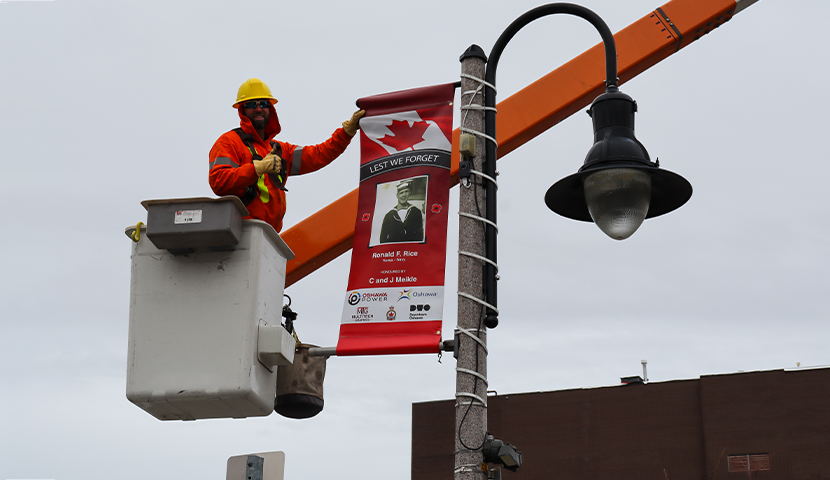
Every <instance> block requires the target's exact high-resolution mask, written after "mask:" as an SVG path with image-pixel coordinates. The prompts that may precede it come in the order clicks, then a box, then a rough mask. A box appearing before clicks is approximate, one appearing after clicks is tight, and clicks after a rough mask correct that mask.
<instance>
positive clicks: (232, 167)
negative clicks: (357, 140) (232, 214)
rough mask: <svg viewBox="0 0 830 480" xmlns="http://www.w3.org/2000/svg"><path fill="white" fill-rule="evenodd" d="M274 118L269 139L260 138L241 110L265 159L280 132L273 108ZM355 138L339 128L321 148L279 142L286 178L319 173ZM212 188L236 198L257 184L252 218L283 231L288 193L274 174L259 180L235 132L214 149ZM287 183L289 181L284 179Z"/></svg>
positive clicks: (267, 132) (250, 209) (242, 120)
mask: <svg viewBox="0 0 830 480" xmlns="http://www.w3.org/2000/svg"><path fill="white" fill-rule="evenodd" d="M270 110H271V119H270V121H269V122H268V125H266V126H265V136H266V138H265V139H262V138H259V135H258V134H257V132H256V130H255V129H254V126H253V124H251V121H250V120H249V119H248V117H246V116H245V115H243V114H242V107H240V109H239V119H240V126H241V127H242V130H243V131H244V132H246V133H249V134H251V135H252V136H253V146H254V149H255V150H256V152H257V153H258V154H259V155H260V156H261V157H265V156H266V155H268V153H269V152H271V145H270V143H271V141H273V138H274V136H276V135H277V134H278V133H280V130H281V128H280V121H279V119H278V118H277V112H276V110H275V109H274V106H273V105H272V106H271V107H270ZM351 140H352V137H351V136H349V134H348V133H346V132H345V131H344V130H343V129H342V128H338V129H337V130H335V131H334V133H333V134H332V135H331V138H329V139H328V140H326V141H325V142H323V143H320V144H318V145H310V146H305V147H300V146H297V145H292V144H290V143H285V142H280V141H276V143H278V144H279V145H280V147H281V148H282V153H281V155H280V157H281V158H282V161H283V162H284V163H285V164H286V165H285V173H286V177H288V176H291V175H302V174H304V173H309V172H313V171H315V170H319V169H321V168H323V167H325V166H326V165H328V164H329V163H331V162H332V161H333V160H334V159H335V158H337V157H338V156H340V154H341V153H343V151H344V150H346V147H348V146H349V143H350V142H351ZM209 180H210V188H212V189H213V193H215V194H216V195H219V196H223V195H236V196H238V197H242V195H243V194H244V192H245V189H246V188H247V187H248V186H250V185H252V184H256V185H257V196H256V197H255V198H254V199H253V201H252V202H251V203H249V204H248V205H247V208H248V212H249V213H250V216H248V217H245V218H255V219H257V220H263V221H265V222H268V223H269V224H271V226H272V227H274V229H275V230H276V231H278V232H279V231H280V230H281V229H282V219H283V217H284V216H285V192H284V191H283V190H281V189H279V188H278V187H277V186H275V184H274V182H273V181H272V180H271V176H270V175H262V176H261V177H258V176H257V174H256V170H255V169H254V164H253V156H252V154H251V151H250V150H249V149H248V147H247V146H246V145H245V143H244V142H243V141H242V139H241V138H239V135H238V134H237V133H236V132H234V131H233V130H231V131H230V132H227V133H225V134H223V135H222V136H221V137H219V139H218V140H216V143H214V144H213V148H211V149H210V173H209ZM282 180H283V184H285V182H287V180H288V178H283V179H282Z"/></svg>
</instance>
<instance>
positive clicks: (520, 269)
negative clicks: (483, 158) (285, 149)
mask: <svg viewBox="0 0 830 480" xmlns="http://www.w3.org/2000/svg"><path fill="white" fill-rule="evenodd" d="M582 4H583V5H585V6H587V7H588V8H591V9H593V10H594V11H596V12H597V13H598V14H599V15H600V16H602V17H603V18H604V19H605V21H606V22H607V23H608V25H609V27H610V28H611V30H612V31H614V32H616V31H619V30H621V29H622V28H625V27H626V26H628V25H629V24H631V23H632V22H634V21H636V20H638V19H640V18H642V17H644V16H646V15H647V14H649V13H650V12H651V11H653V10H654V9H656V8H657V7H659V6H660V5H661V3H660V2H659V1H656V0H584V1H583V2H582ZM537 5H538V3H535V2H532V1H530V0H513V1H510V2H497V1H493V0H483V1H480V2H457V1H446V0H421V1H419V2H414V1H412V2H409V1H408V2H390V1H379V0H378V1H368V0H353V1H349V2H334V1H330V0H326V1H307V2H287V1H234V2H230V1H172V0H168V1H161V0H144V1H118V2H116V1H103V0H55V1H37V2H36V1H7V2H0V66H1V67H0V68H2V74H1V75H0V132H2V133H0V138H1V139H2V142H0V158H2V159H3V162H4V173H3V174H2V178H3V183H2V189H0V195H2V205H3V207H2V213H0V228H1V229H2V230H1V231H0V245H1V246H2V252H3V261H2V267H0V271H1V272H2V275H0V282H2V283H1V284H0V286H2V288H0V298H2V303H0V309H1V310H0V315H1V317H0V352H2V353H0V355H2V357H0V360H2V361H0V479H6V478H16V479H47V478H48V479H57V480H75V479H78V480H80V479H85V480H88V479H113V478H117V479H121V480H139V479H147V478H153V479H159V480H163V479H171V480H172V479H197V478H198V479H223V478H224V475H225V462H226V460H227V458H228V457H230V456H232V455H240V454H245V453H251V452H262V451H274V450H282V451H284V452H285V454H286V478H289V479H298V478H312V479H313V478H320V479H322V478H358V477H359V478H364V479H377V480H381V479H383V480H386V479H391V478H408V477H409V474H410V463H411V461H410V445H411V440H410V434H411V404H412V403H413V402H421V401H429V400H439V399H449V398H452V397H453V394H454V391H455V371H454V360H453V359H452V357H451V356H445V357H444V359H443V361H442V362H441V363H439V362H438V359H437V358H436V356H434V355H421V356H390V357H366V358H332V359H330V360H329V361H328V373H327V378H326V383H325V402H326V406H325V410H324V411H323V412H322V413H321V414H320V415H318V416H317V417H315V418H313V419H309V420H304V421H297V420H290V419H286V418H282V417H280V416H278V415H276V414H274V415H271V416H269V417H264V418H251V419H245V420H206V421H196V422H186V423H185V422H161V421H159V420H156V419H155V418H153V417H152V416H150V415H149V414H147V413H145V412H144V411H142V410H141V409H139V408H138V407H136V406H134V405H132V404H131V403H130V402H129V401H127V399H126V398H125V377H126V352H127V325H128V310H129V283H130V249H131V244H130V241H129V240H128V239H127V238H126V237H125V236H124V233H123V231H124V228H125V227H127V226H128V225H134V224H135V223H136V222H138V221H140V220H145V219H146V212H145V211H144V209H143V208H142V207H141V205H140V202H141V201H142V200H145V199H158V198H174V197H192V196H211V195H212V192H211V190H210V188H209V186H208V183H207V156H208V151H209V149H210V147H211V145H212V144H213V142H214V141H215V140H216V138H217V137H218V136H219V135H220V134H222V133H223V132H225V131H227V130H230V129H231V128H234V127H235V126H237V124H238V118H237V115H236V112H235V111H234V110H233V109H232V108H231V107H230V106H231V104H232V103H233V101H234V99H235V95H236V90H237V88H238V86H239V85H240V84H241V83H242V82H243V81H244V80H246V79H247V78H249V77H259V78H261V79H263V80H264V81H265V82H267V83H268V84H269V85H270V87H271V89H272V90H273V91H274V93H275V95H276V96H277V98H279V100H280V102H279V104H278V105H277V109H278V112H279V115H280V120H281V122H282V125H283V132H282V133H281V134H280V136H279V137H278V138H279V139H281V140H285V141H288V142H291V143H296V144H312V143H318V142H320V141H322V140H323V139H325V138H328V135H329V134H330V133H331V132H332V131H333V130H334V129H335V128H336V127H338V126H339V125H340V123H341V122H342V121H343V120H345V119H347V118H348V117H349V115H351V113H352V111H353V110H354V101H355V100H356V99H357V98H359V97H362V96H366V95H372V94H377V93H383V92H389V91H394V90H401V89H406V88H413V87H418V86H424V85H431V84H436V83H445V82H453V81H457V80H458V78H459V73H460V64H459V62H458V57H459V55H460V54H461V53H462V52H463V51H464V50H465V49H466V48H467V47H468V46H469V45H471V44H473V43H476V44H478V45H481V46H482V47H483V48H484V50H485V51H486V52H488V53H489V51H490V49H491V48H492V45H493V43H494V42H495V39H496V38H497V37H498V35H499V34H500V33H501V32H502V31H503V30H504V28H505V27H507V25H508V24H509V23H510V21H512V19H514V18H516V17H518V16H519V15H520V14H522V13H523V12H525V11H527V10H529V9H530V8H532V7H535V6H537ZM828 17H830V3H828V2H820V1H817V0H812V1H809V0H788V1H782V0H760V1H759V2H758V3H756V4H754V5H752V6H751V7H749V8H748V9H747V10H745V11H743V12H741V13H740V14H738V15H737V16H735V18H734V19H733V20H732V21H731V22H729V23H727V24H725V25H724V26H723V27H721V28H719V29H717V30H715V31H714V32H712V33H711V34H709V35H707V36H705V37H703V38H702V39H701V40H700V41H698V42H696V43H694V44H692V45H691V46H689V47H688V48H686V49H684V50H682V51H680V52H679V53H677V54H676V55H674V56H672V57H670V58H669V59H667V60H665V61H663V62H661V63H659V64H658V65H656V66H655V67H653V68H651V69H650V70H648V71H646V72H645V73H643V74H641V75H640V76H638V77H637V78H635V79H633V80H632V81H630V82H628V83H627V84H624V85H623V86H622V90H623V91H624V92H626V93H628V94H629V95H631V96H632V97H633V98H634V99H636V100H637V102H638V105H639V113H638V117H637V135H638V138H639V139H640V140H641V141H642V142H643V143H644V144H645V146H646V147H647V148H648V150H649V152H650V154H651V156H652V158H656V157H657V158H659V159H660V162H661V165H662V166H663V167H665V168H667V169H669V170H672V171H674V172H677V173H679V174H681V175H683V176H685V177H686V178H687V179H688V180H689V181H690V182H691V183H692V185H693V187H694V189H695V190H694V195H693V196H692V199H691V200H690V202H689V203H688V204H686V205H685V206H684V207H682V208H681V209H679V210H678V211H676V212H674V213H672V214H670V215H667V216H665V217H660V218H657V219H653V220H648V221H646V222H645V223H644V224H643V226H642V228H641V229H640V230H639V231H638V232H637V233H636V234H635V235H634V236H633V237H631V238H630V239H628V240H626V241H623V242H617V241H613V240H610V239H609V238H607V237H605V235H603V234H602V233H601V232H600V231H599V230H598V229H597V228H596V227H595V226H593V225H590V224H585V223H580V222H574V221H570V220H567V219H564V218H561V217H558V216H557V215H555V214H553V213H552V212H550V211H549V210H547V208H546V207H545V205H544V203H543V201H542V199H543V196H544V193H545V191H546V189H547V188H548V186H549V185H550V184H552V183H553V182H554V181H556V180H558V179H559V178H561V177H563V176H565V175H568V174H570V173H572V172H575V171H576V170H577V168H578V167H579V166H580V165H581V162H582V160H583V158H584V155H585V153H586V152H587V150H588V148H589V147H590V145H591V141H592V131H591V124H590V119H589V118H588V116H587V115H585V114H584V113H582V112H579V113H578V114H576V115H574V116H573V117H571V118H569V119H567V120H565V121H564V122H562V123H561V124H560V125H557V126H556V127H554V128H552V129H551V130H549V131H548V132H546V133H544V134H543V135H541V136H539V137H538V138H536V139H535V140H533V141H532V142H530V143H528V144H526V145H525V146H523V147H521V148H519V149H518V150H516V151H515V152H513V153H512V154H510V155H509V156H506V157H505V158H503V159H502V160H501V161H500V163H499V170H500V172H501V176H500V193H499V197H500V202H501V203H500V206H499V223H500V240H499V242H500V254H499V263H500V266H501V278H502V280H501V283H500V285H501V289H500V295H499V299H500V305H499V307H500V310H501V312H502V316H501V325H500V326H499V327H498V329H496V330H494V331H493V332H491V334H490V335H489V342H490V358H489V374H490V389H491V390H495V391H497V392H498V393H499V394H504V393H513V392H529V391H549V390H558V389H570V388H592V387H600V386H611V385H615V384H618V383H619V378H620V377H621V376H629V375H638V374H640V373H641V366H640V360H642V359H647V360H648V362H649V364H648V365H649V377H650V380H651V381H654V382H660V381H668V380H673V379H684V378H697V377H699V376H700V375H709V374H719V373H730V372H737V371H741V370H744V371H749V370H768V369H780V368H797V364H798V362H800V364H801V368H804V367H806V366H820V365H827V364H830V353H829V352H828V348H827V341H828V338H830V323H828V321H827V320H828V312H830V308H829V307H828V303H827V298H828V293H830V292H828V289H827V280H826V278H825V277H826V275H827V270H828V266H830V256H828V253H827V246H828V244H830V224H828V213H830V212H829V210H830V207H828V193H827V188H826V185H827V177H828V174H830V166H828V162H827V153H826V144H827V138H828V119H827V112H828V110H830V100H828V96H827V95H826V94H825V89H826V88H825V86H824V84H823V80H822V79H823V78H825V77H827V76H828V73H830V72H829V70H828V66H827V54H826V53H824V54H821V53H820V52H821V51H822V50H821V48H822V47H820V45H822V44H824V43H826V42H825V38H824V37H825V36H826V34H825V33H824V32H825V31H826V24H825V23H826V19H827V18H828ZM598 42H599V36H598V35H597V33H596V32H595V31H594V30H593V28H592V27H591V26H590V25H589V24H588V23H587V22H585V21H583V20H581V19H578V18H575V17H566V16H556V17H551V18H546V19H543V20H540V21H538V22H535V23H534V24H531V25H530V26H528V27H527V28H526V29H525V30H523V31H522V32H520V33H519V35H517V37H516V38H515V39H514V40H513V41H512V42H511V43H510V45H509V46H508V47H507V49H506V50H505V52H504V55H503V57H502V60H501V63H500V65H499V78H498V86H499V98H500V99H503V98H506V97H507V96H509V95H511V94H512V93H515V92H516V91H517V90H519V89H521V88H522V87H523V86H525V85H527V84H528V83H530V82H532V81H534V80H536V79H537V78H539V77H540V76H542V75H543V74H545V73H547V72H548V71H550V70H553V69H554V68H556V67H558V66H559V65H561V64H562V63H564V62H566V61H567V60H569V59H570V58H572V57H574V56H575V55H577V54H579V53H581V52H583V51H584V50H586V49H588V48H590V47H591V46H593V45H595V44H596V43H598ZM455 121H456V124H457V122H458V115H457V113H456V120H455ZM358 153H359V148H358V145H357V142H354V143H353V144H352V146H350V147H349V149H348V150H347V151H346V153H345V154H344V155H343V156H342V157H341V158H340V159H338V160H337V161H336V162H335V163H334V164H332V165H331V166H329V167H327V168H325V169H323V170H321V171H319V172H316V173H314V174H312V175H308V176H305V177H297V178H294V179H293V180H292V182H291V184H292V186H291V192H290V193H289V200H288V204H289V205H288V209H289V211H288V215H287V216H286V220H285V222H286V226H291V225H293V224H295V223H297V222H298V221H300V220H302V219H303V218H305V217H306V216H308V215H309V214H311V213H313V212H315V211H317V210H318V209H320V208H321V207H323V206H325V205H327V204H328V203H330V202H331V201H333V200H335V199H336V198H339V197H340V196H342V195H343V194H345V193H346V192H348V191H350V190H352V189H353V188H355V187H356V186H357V182H358V168H357V167H358ZM457 195H458V193H457V189H455V190H454V191H453V192H452V194H451V197H452V199H453V200H452V203H453V204H452V205H451V208H452V210H451V212H455V211H457ZM452 217H453V216H451V218H452ZM449 237H450V238H449V245H450V248H449V259H448V268H447V287H448V294H447V297H448V298H449V299H451V300H450V301H448V304H447V305H446V308H445V314H446V315H445V321H444V331H445V337H446V338H449V337H450V332H451V331H452V328H453V327H454V326H455V314H456V304H455V301H454V300H452V299H453V295H452V294H451V293H449V292H453V291H454V290H455V285H456V277H457V268H456V262H457V261H456V259H455V254H456V248H455V246H454V245H456V244H457V238H458V233H457V220H451V224H450V232H449ZM348 267H349V256H348V255H343V256H341V257H340V258H338V259H337V260H335V261H334V262H332V263H330V264H329V265H327V266H325V267H324V268H322V269H321V270H319V271H318V272H316V273H315V274H313V275H311V276H310V277H307V278H306V279H304V280H302V281H301V282H299V283H298V284H296V285H294V286H292V287H290V288H289V289H288V293H289V294H291V295H292V297H293V299H294V306H295V307H296V308H295V310H297V311H298V312H299V314H300V316H299V319H298V323H297V328H298V331H299V334H300V337H301V338H302V339H303V340H304V341H306V342H310V343H315V344H318V345H323V346H333V345H335V344H336V341H337V333H338V328H339V321H340V310H341V301H342V296H343V293H344V291H345V288H346V282H347V275H348ZM367 457H370V458H371V460H368V461H367V460H366V458H367ZM529 460H530V459H526V461H529ZM536 461H538V459H537V460H536Z"/></svg>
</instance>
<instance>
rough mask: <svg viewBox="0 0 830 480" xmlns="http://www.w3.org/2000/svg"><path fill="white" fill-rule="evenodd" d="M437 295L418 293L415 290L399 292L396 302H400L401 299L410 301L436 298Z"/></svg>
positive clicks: (433, 293)
mask: <svg viewBox="0 0 830 480" xmlns="http://www.w3.org/2000/svg"><path fill="white" fill-rule="evenodd" d="M437 296H438V294H437V293H435V292H419V291H417V290H404V291H402V292H401V296H400V297H398V301H399V302H400V301H401V300H403V299H407V300H412V299H413V298H425V297H437Z"/></svg>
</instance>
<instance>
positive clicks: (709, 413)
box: [412, 369, 830, 480]
mask: <svg viewBox="0 0 830 480" xmlns="http://www.w3.org/2000/svg"><path fill="white" fill-rule="evenodd" d="M454 418H455V408H454V401H452V400H446V401H437V402H425V403H416V404H413V406H412V479H413V480H422V479H423V480H426V479H430V480H440V479H447V480H449V479H452V478H453V448H454V443H453V441H454V440H453V439H454V434H455V433H454V425H455V420H454ZM488 427H489V430H490V432H491V433H492V434H493V435H494V436H495V437H496V438H498V439H501V440H503V441H505V442H510V443H512V444H513V445H515V446H516V447H517V448H518V449H519V450H520V451H521V452H522V459H523V465H522V467H521V469H519V471H518V472H517V473H513V472H510V471H506V470H503V472H502V474H503V477H504V478H505V479H509V478H514V477H515V478H525V479H567V480H583V479H584V480H604V479H615V480H640V479H649V480H652V479H653V480H683V479H706V480H731V479H745V478H752V479H758V480H765V479H782V480H784V479H786V480H801V479H804V480H807V479H810V480H814V479H821V478H825V479H830V369H815V370H799V371H783V370H776V371H767V372H752V373H739V374H730V375H712V376H703V377H701V378H700V379H699V380H680V381H671V382H660V383H648V384H645V385H643V384H640V385H636V384H635V385H624V386H623V385H620V386H614V387H603V388H593V389H579V390H564V391H557V392H539V393H524V394H514V395H499V396H491V397H489V399H488ZM748 468H749V469H752V470H753V471H746V470H747V469H748ZM730 470H733V471H730Z"/></svg>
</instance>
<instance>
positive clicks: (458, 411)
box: [454, 45, 487, 480]
mask: <svg viewBox="0 0 830 480" xmlns="http://www.w3.org/2000/svg"><path fill="white" fill-rule="evenodd" d="M486 61H487V56H486V55H485V54H484V51H483V50H482V49H481V47H479V46H478V45H473V46H471V47H470V48H468V49H467V51H465V52H464V54H463V55H461V102H460V103H461V105H460V109H461V133H462V134H464V133H474V132H477V133H474V134H475V136H476V141H475V153H476V154H475V157H474V158H473V159H471V162H470V164H471V165H470V166H471V168H472V170H474V171H478V172H481V171H483V168H482V164H483V161H484V160H483V159H484V148H485V146H484V137H483V136H482V134H481V133H482V132H484V110H482V105H483V104H484V84H483V81H484V65H485V63H486ZM485 181H486V180H485ZM459 192H460V201H459V215H460V218H459V227H458V229H459V235H458V250H459V256H458V327H457V329H456V335H457V336H458V337H459V339H460V340H459V346H458V350H457V352H456V354H457V362H456V380H455V386H456V393H455V476H454V478H455V480H471V479H476V480H480V479H481V478H482V472H481V464H482V459H483V456H482V452H481V445H482V443H483V442H484V437H485V432H486V430H487V347H486V345H487V330H486V328H485V327H484V322H483V320H484V310H485V308H484V305H483V304H482V303H481V301H483V300H484V289H483V286H482V276H483V275H482V273H483V271H482V270H483V269H482V261H481V260H480V259H479V258H481V257H483V256H484V223H483V222H482V221H481V220H477V219H475V218H471V216H472V217H485V215H486V212H485V211H484V208H485V196H484V188H483V185H482V179H481V178H480V177H478V176H477V175H475V174H473V175H471V176H470V181H469V183H468V184H467V186H465V185H464V184H463V182H462V185H461V186H460V187H459ZM476 256H478V257H479V258H476ZM476 299H478V300H476Z"/></svg>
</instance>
